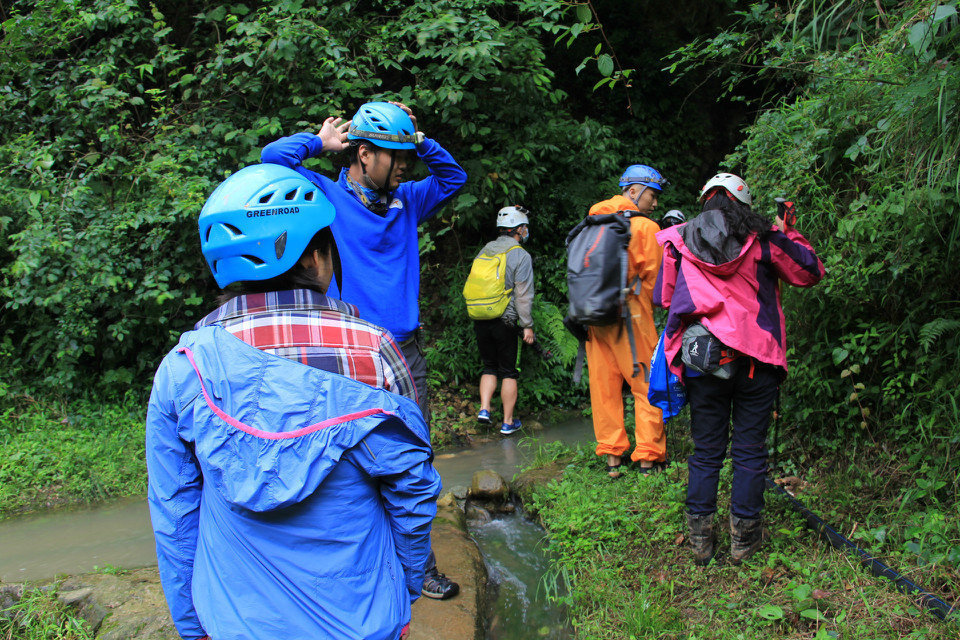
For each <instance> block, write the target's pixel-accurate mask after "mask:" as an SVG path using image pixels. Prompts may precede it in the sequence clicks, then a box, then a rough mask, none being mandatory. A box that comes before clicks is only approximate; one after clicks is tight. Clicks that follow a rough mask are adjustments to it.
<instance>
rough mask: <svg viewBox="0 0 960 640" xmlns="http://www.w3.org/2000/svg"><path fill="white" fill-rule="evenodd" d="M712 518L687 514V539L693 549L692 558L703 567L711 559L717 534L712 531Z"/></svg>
mask: <svg viewBox="0 0 960 640" xmlns="http://www.w3.org/2000/svg"><path fill="white" fill-rule="evenodd" d="M713 516H714V514H712V513H711V514H709V515H705V516H695V515H693V514H691V513H687V538H688V539H689V540H690V546H691V547H692V548H693V556H694V558H695V559H696V562H697V564H698V565H700V566H703V565H705V564H707V563H708V562H710V560H711V559H713V552H714V546H715V545H716V542H717V534H716V533H715V532H714V531H713Z"/></svg>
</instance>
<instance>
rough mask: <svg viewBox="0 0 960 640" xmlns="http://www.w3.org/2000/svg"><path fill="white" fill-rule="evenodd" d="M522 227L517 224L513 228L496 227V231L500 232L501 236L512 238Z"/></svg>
mask: <svg viewBox="0 0 960 640" xmlns="http://www.w3.org/2000/svg"><path fill="white" fill-rule="evenodd" d="M522 226H523V225H522V224H518V225H517V226H515V227H497V231H499V232H500V235H501V236H512V235H513V234H515V233H518V230H519V229H520V227H522Z"/></svg>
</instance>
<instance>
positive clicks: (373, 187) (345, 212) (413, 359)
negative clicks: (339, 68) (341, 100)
mask: <svg viewBox="0 0 960 640" xmlns="http://www.w3.org/2000/svg"><path fill="white" fill-rule="evenodd" d="M341 151H346V153H347V154H348V157H349V161H350V165H349V167H347V168H345V169H342V170H341V171H340V175H339V177H338V178H337V180H336V181H334V180H331V179H330V178H328V177H326V176H324V175H322V174H319V173H317V172H315V171H311V170H310V169H307V168H306V167H304V166H303V163H304V161H306V160H307V159H309V158H314V157H317V156H319V155H320V154H321V153H335V152H341ZM417 158H419V159H420V160H421V161H423V163H424V164H425V165H426V167H427V169H428V170H429V171H430V174H431V175H430V176H428V177H426V178H424V179H422V180H416V181H412V182H408V181H406V180H405V179H406V177H407V174H408V172H409V171H410V169H411V168H412V166H413V163H414V162H415V161H416V159H417ZM260 159H261V161H262V162H264V163H271V164H279V165H283V166H286V167H289V168H291V169H294V170H295V171H297V172H298V173H300V174H301V175H303V176H304V177H306V178H307V179H309V180H310V181H311V182H313V183H314V184H315V185H317V186H318V187H320V189H321V190H323V192H324V195H326V197H327V198H328V199H329V200H330V202H331V203H333V206H334V208H335V209H336V211H337V217H336V219H335V220H334V222H333V225H332V229H333V233H334V235H335V236H336V238H337V245H338V248H339V250H340V259H341V261H342V264H343V283H342V286H340V288H339V291H337V289H336V288H333V289H332V291H331V295H336V294H337V293H339V295H340V297H341V298H342V299H343V300H345V301H347V302H350V303H352V304H354V305H356V307H357V308H358V309H359V311H360V317H362V318H363V319H365V320H368V321H370V322H372V323H373V324H375V325H378V326H381V327H384V328H385V329H387V330H388V331H390V333H392V334H393V336H394V337H395V338H396V340H397V342H398V343H399V344H400V350H401V352H402V353H403V356H404V358H405V359H406V361H407V365H408V366H409V367H410V371H411V372H412V374H413V379H414V383H415V385H416V388H417V393H418V404H419V405H420V409H421V410H422V411H423V415H424V419H425V420H426V421H427V424H428V425H429V423H430V414H429V409H428V398H427V385H426V381H427V366H426V360H424V357H423V351H422V349H421V346H420V341H419V331H418V329H419V327H420V311H419V298H420V250H419V241H418V236H417V226H418V225H419V224H420V223H422V222H425V221H426V220H429V219H430V218H431V217H433V216H434V215H436V213H437V212H438V211H439V210H440V208H441V207H442V206H443V204H444V203H446V202H447V201H448V200H449V199H450V198H451V197H452V196H453V195H454V194H456V193H457V191H459V190H460V188H461V187H463V185H464V184H465V183H466V181H467V174H466V172H465V171H464V170H463V169H462V168H461V167H460V165H458V164H457V162H456V161H455V160H454V159H453V156H451V155H450V154H449V153H448V152H447V151H446V150H444V149H443V147H441V146H440V145H439V144H438V143H437V142H436V141H434V140H432V139H430V138H427V137H426V136H424V134H423V133H422V132H420V131H418V130H417V120H416V118H415V117H414V116H413V112H412V111H411V110H410V109H409V108H408V107H407V106H405V105H403V104H400V103H398V102H368V103H366V104H363V105H361V107H360V109H359V110H358V111H357V113H356V115H354V117H353V119H352V120H351V121H350V122H346V121H343V120H342V119H341V118H333V117H331V118H327V119H326V120H325V121H324V123H323V125H322V126H321V128H320V131H319V132H318V133H316V134H314V133H309V132H307V133H296V134H294V135H292V136H287V137H284V138H280V139H279V140H277V141H275V142H272V143H270V144H268V145H267V146H266V147H264V148H263V151H262V152H261V155H260ZM458 592H459V586H458V585H457V584H456V583H455V582H453V581H452V580H450V579H449V578H447V577H446V576H444V575H443V574H442V573H440V572H439V571H437V568H436V561H435V558H434V556H433V554H432V553H431V554H430V558H429V560H428V563H427V569H426V577H425V578H424V586H423V595H425V596H427V597H430V598H436V599H441V600H442V599H446V598H451V597H453V596H455V595H456V594H457V593H458Z"/></svg>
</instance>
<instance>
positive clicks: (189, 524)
mask: <svg viewBox="0 0 960 640" xmlns="http://www.w3.org/2000/svg"><path fill="white" fill-rule="evenodd" d="M146 438H147V440H146V452H147V453H146V455H147V468H148V471H149V488H148V500H149V505H150V515H151V519H152V521H153V528H154V533H155V536H156V542H157V559H158V562H159V568H160V578H161V581H162V584H163V589H164V593H165V595H166V597H167V601H168V604H169V606H170V611H171V614H172V616H173V620H174V623H175V624H176V627H177V631H178V632H179V633H180V634H181V635H182V636H183V637H184V638H200V637H203V636H204V635H207V634H209V636H210V637H211V638H213V640H262V639H263V638H333V639H337V640H340V639H348V638H349V639H359V638H364V639H367V640H371V639H378V640H396V638H399V636H400V632H401V630H402V628H403V626H404V625H405V624H406V623H407V622H409V620H410V605H411V603H412V602H413V601H414V600H415V599H416V598H417V597H418V596H419V593H420V586H421V583H422V580H423V567H424V564H425V562H426V559H427V555H428V553H429V550H430V540H429V537H430V526H431V523H432V520H433V517H434V516H435V515H436V497H437V495H438V494H439V491H440V478H439V475H438V474H437V472H436V470H435V469H434V468H433V466H432V464H431V461H432V452H431V449H430V444H429V435H428V431H427V427H426V424H425V423H424V422H423V418H422V416H421V414H420V411H419V408H418V407H417V405H416V403H414V402H413V401H411V400H409V399H407V398H404V397H401V396H398V395H395V394H392V393H389V392H387V391H384V390H382V389H376V388H373V387H370V386H368V385H365V384H363V383H360V382H357V381H355V380H352V379H350V378H347V377H345V376H341V375H338V374H334V373H330V372H327V371H323V370H320V369H315V368H312V367H308V366H306V365H302V364H300V363H297V362H293V361H290V360H286V359H283V358H279V357H277V356H274V355H271V354H268V353H264V352H262V351H260V350H258V349H256V348H254V347H252V346H250V345H247V344H246V343H244V342H243V341H241V340H239V339H238V338H235V337H234V336H232V335H231V334H230V333H229V332H227V331H225V330H224V329H223V328H221V327H217V326H211V327H204V328H202V329H199V330H197V331H191V332H188V333H185V334H184V335H183V336H182V337H181V339H180V342H179V344H178V345H177V346H176V347H174V349H173V350H172V351H171V352H170V353H169V354H168V355H167V356H166V357H165V358H164V360H163V362H162V363H161V365H160V367H159V369H158V371H157V374H156V377H155V379H154V385H153V392H152V394H151V397H150V404H149V407H148V411H147V436H146Z"/></svg>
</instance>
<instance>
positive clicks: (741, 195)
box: [700, 173, 753, 207]
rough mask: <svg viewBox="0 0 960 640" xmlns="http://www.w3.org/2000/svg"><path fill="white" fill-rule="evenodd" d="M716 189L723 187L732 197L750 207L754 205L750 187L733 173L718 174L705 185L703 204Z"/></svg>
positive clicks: (702, 192) (701, 194)
mask: <svg viewBox="0 0 960 640" xmlns="http://www.w3.org/2000/svg"><path fill="white" fill-rule="evenodd" d="M714 187H723V188H724V189H726V190H727V191H729V192H730V195H732V196H733V197H734V198H736V199H737V200H739V201H740V202H742V203H744V204H745V205H747V206H748V207H749V206H752V205H753V197H752V196H751V195H750V187H748V186H747V183H746V182H744V181H743V179H742V178H741V177H740V176H735V175H733V174H732V173H718V174H717V175H715V176H713V177H712V178H710V179H709V180H707V184H705V185H703V189H701V190H700V201H701V202H702V201H703V197H704V196H705V195H707V193H708V192H709V191H710V190H711V189H713V188H714Z"/></svg>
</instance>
